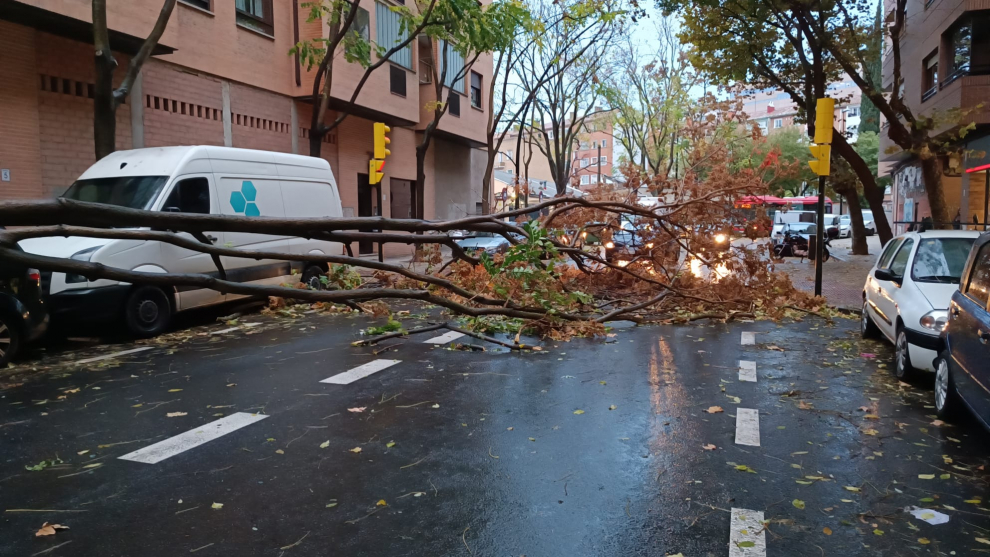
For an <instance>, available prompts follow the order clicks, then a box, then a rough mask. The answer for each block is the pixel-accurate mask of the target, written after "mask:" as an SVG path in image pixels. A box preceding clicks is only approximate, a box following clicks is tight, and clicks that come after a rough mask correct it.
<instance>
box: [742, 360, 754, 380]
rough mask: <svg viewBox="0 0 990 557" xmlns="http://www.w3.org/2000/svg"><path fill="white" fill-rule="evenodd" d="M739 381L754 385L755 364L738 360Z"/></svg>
mask: <svg viewBox="0 0 990 557" xmlns="http://www.w3.org/2000/svg"><path fill="white" fill-rule="evenodd" d="M739 380H740V381H749V382H750V383H756V362H750V361H748V360H739Z"/></svg>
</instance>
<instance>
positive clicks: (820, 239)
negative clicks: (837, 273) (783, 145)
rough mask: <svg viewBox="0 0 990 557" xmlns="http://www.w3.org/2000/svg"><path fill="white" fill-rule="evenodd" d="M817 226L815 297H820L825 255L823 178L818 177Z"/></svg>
mask: <svg viewBox="0 0 990 557" xmlns="http://www.w3.org/2000/svg"><path fill="white" fill-rule="evenodd" d="M816 212H817V213H818V218H817V222H818V226H817V227H816V232H815V239H816V241H815V296H821V295H822V270H823V269H822V263H823V261H822V259H824V255H825V176H819V177H818V209H817V211H816Z"/></svg>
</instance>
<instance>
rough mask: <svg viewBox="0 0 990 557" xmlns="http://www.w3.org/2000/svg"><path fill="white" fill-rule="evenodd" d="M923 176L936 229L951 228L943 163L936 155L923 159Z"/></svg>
mask: <svg viewBox="0 0 990 557" xmlns="http://www.w3.org/2000/svg"><path fill="white" fill-rule="evenodd" d="M921 175H922V178H923V179H924V181H925V193H926V194H928V206H929V207H931V211H932V221H933V222H934V223H935V228H936V229H938V228H945V227H947V226H950V224H949V209H948V208H947V207H946V206H945V191H943V190H942V161H941V160H940V159H939V158H938V157H936V156H934V155H931V156H929V157H928V158H922V159H921Z"/></svg>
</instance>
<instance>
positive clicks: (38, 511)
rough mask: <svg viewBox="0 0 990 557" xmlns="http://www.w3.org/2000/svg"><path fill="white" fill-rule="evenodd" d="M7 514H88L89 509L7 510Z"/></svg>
mask: <svg viewBox="0 0 990 557" xmlns="http://www.w3.org/2000/svg"><path fill="white" fill-rule="evenodd" d="M3 512H5V513H88V512H89V509H6V510H5V511H3Z"/></svg>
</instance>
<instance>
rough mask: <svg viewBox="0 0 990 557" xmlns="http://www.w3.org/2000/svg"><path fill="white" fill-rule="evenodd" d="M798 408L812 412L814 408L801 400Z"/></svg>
mask: <svg viewBox="0 0 990 557" xmlns="http://www.w3.org/2000/svg"><path fill="white" fill-rule="evenodd" d="M798 408H799V409H801V410H811V408H812V406H811V405H810V404H808V403H807V402H805V401H803V400H799V401H798Z"/></svg>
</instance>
